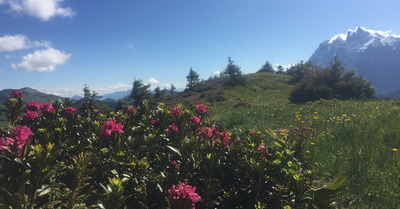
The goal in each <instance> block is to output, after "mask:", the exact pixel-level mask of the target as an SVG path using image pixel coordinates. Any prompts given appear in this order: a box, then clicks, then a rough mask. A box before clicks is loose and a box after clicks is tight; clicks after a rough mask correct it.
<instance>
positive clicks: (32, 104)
mask: <svg viewBox="0 0 400 209" xmlns="http://www.w3.org/2000/svg"><path fill="white" fill-rule="evenodd" d="M25 108H26V109H27V110H30V111H37V110H38V109H39V104H38V103H37V102H36V101H35V100H31V101H30V102H29V103H27V104H26V105H25Z"/></svg>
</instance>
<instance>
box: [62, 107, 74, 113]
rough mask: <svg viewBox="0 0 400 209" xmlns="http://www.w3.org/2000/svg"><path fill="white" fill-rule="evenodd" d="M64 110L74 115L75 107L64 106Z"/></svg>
mask: <svg viewBox="0 0 400 209" xmlns="http://www.w3.org/2000/svg"><path fill="white" fill-rule="evenodd" d="M64 111H65V112H66V113H67V114H69V115H75V112H76V108H73V107H66V108H64Z"/></svg>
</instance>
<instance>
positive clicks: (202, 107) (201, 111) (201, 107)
mask: <svg viewBox="0 0 400 209" xmlns="http://www.w3.org/2000/svg"><path fill="white" fill-rule="evenodd" d="M206 113H207V107H206V106H205V105H203V104H199V105H196V114H197V115H204V114H206Z"/></svg>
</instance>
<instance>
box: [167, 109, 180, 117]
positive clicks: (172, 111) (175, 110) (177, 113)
mask: <svg viewBox="0 0 400 209" xmlns="http://www.w3.org/2000/svg"><path fill="white" fill-rule="evenodd" d="M181 113H182V110H181V108H179V107H174V108H173V109H172V110H171V111H170V112H169V114H171V115H173V116H175V117H176V118H177V117H178V116H179V115H180V114H181Z"/></svg>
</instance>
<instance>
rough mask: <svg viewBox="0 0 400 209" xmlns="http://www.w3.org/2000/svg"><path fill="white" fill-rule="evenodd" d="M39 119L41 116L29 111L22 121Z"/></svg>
mask: <svg viewBox="0 0 400 209" xmlns="http://www.w3.org/2000/svg"><path fill="white" fill-rule="evenodd" d="M37 117H39V114H38V113H37V112H34V111H30V110H28V111H27V112H26V113H24V114H23V115H22V119H23V120H24V121H34V120H35V119H36V118H37Z"/></svg>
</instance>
